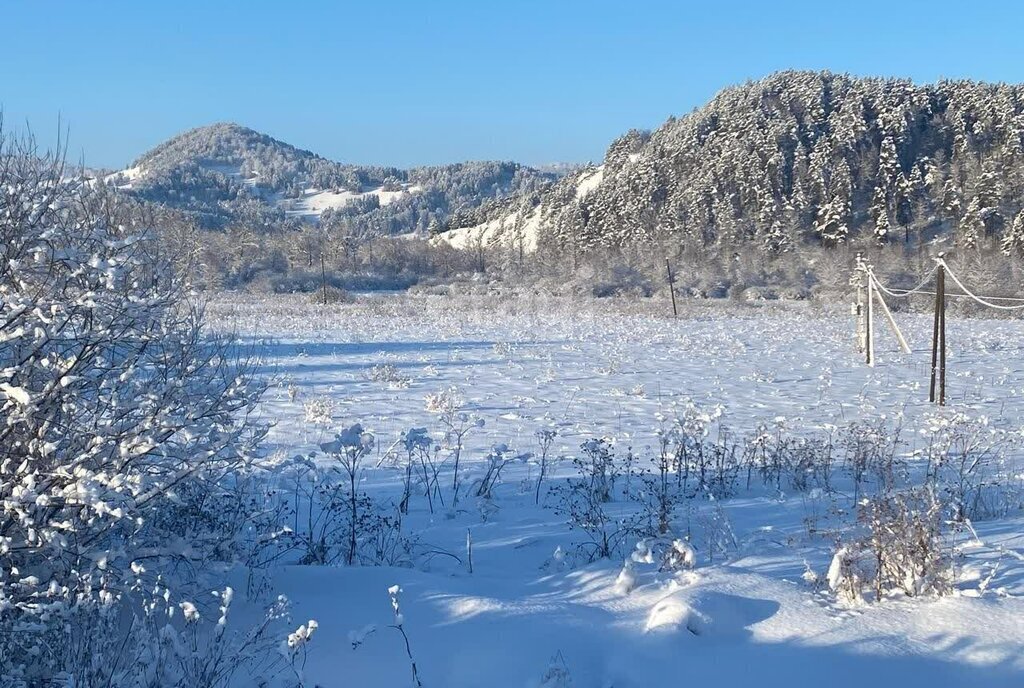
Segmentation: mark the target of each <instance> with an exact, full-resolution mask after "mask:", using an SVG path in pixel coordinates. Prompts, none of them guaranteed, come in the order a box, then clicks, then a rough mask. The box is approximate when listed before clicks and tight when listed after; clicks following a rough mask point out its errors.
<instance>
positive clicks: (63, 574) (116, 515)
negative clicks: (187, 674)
mask: <svg viewBox="0 0 1024 688" xmlns="http://www.w3.org/2000/svg"><path fill="white" fill-rule="evenodd" d="M61 160H62V156H61V155H59V154H47V155H45V156H39V155H37V152H36V149H35V146H34V143H33V141H32V140H31V138H28V137H26V138H20V139H15V138H12V137H10V136H4V135H3V133H2V130H0V666H3V667H4V668H5V674H6V673H8V672H9V671H11V669H10V668H11V667H12V666H13V667H15V669H17V667H18V665H19V663H21V666H22V669H23V673H24V672H29V673H27V674H24V677H23V678H24V679H25V680H27V681H28V682H29V683H31V682H32V681H33V680H40V679H46V678H48V676H47V675H46V674H45V672H47V671H50V670H55V669H61V670H63V669H64V668H65V667H64V665H63V664H62V663H65V662H66V661H67V660H66V657H62V653H63V654H67V653H69V652H70V651H71V649H70V647H69V646H70V645H71V643H70V642H67V643H64V642H63V641H62V642H60V643H46V642H41V637H42V634H46V633H59V634H61V637H62V638H63V637H67V636H64V635H63V633H64V632H66V629H65V630H64V631H62V626H63V625H65V624H67V623H70V622H71V619H72V618H73V617H74V616H75V615H76V614H78V613H79V612H81V611H82V610H83V609H87V608H89V607H90V605H94V606H97V608H99V607H115V606H117V605H118V604H120V603H125V604H127V603H128V601H129V600H131V599H132V598H133V596H132V592H131V587H132V586H133V585H135V586H137V579H138V573H139V571H142V570H145V569H148V570H149V571H150V572H152V573H153V575H154V576H155V575H157V574H158V573H159V571H160V570H161V565H162V563H163V562H166V561H169V560H172V559H173V560H177V561H179V562H180V561H181V560H193V561H207V560H210V559H219V560H225V559H226V558H228V557H230V556H231V547H232V544H231V538H232V535H233V534H232V533H229V532H224V529H223V527H222V526H223V523H221V522H219V521H217V519H216V517H211V516H210V515H209V512H208V510H207V509H203V508H201V505H204V504H205V505H209V504H210V502H211V501H212V500H214V499H216V498H217V494H218V487H217V486H218V485H220V484H222V483H223V481H224V480H225V478H226V477H228V476H230V475H231V474H232V473H233V472H234V471H236V470H237V469H239V468H241V467H242V466H244V465H245V464H246V463H247V462H248V461H249V456H250V453H251V450H252V449H253V448H254V446H255V443H256V442H257V441H258V440H259V439H260V437H261V435H262V432H263V431H262V429H261V428H260V427H259V426H258V425H256V424H255V423H254V422H252V421H251V420H249V417H248V413H249V412H250V411H251V410H252V409H253V408H254V405H255V403H256V401H257V399H258V397H259V392H260V388H259V386H258V385H256V384H255V383H254V382H252V380H251V377H250V375H249V374H248V370H246V369H245V366H244V365H242V364H238V363H237V362H235V359H237V356H236V355H230V354H231V351H230V349H229V348H228V343H227V342H225V341H220V340H213V339H211V338H209V337H207V336H206V335H205V334H204V333H203V331H202V327H201V326H202V309H201V307H199V306H197V305H194V304H192V303H191V302H190V300H189V298H188V294H187V293H186V292H185V291H184V290H183V285H182V284H181V283H180V282H179V280H178V278H177V277H176V275H175V274H174V273H173V272H172V271H171V270H170V269H168V268H165V267H163V266H161V265H159V264H156V261H154V260H153V254H152V253H151V244H150V242H149V241H147V239H146V237H145V235H144V234H142V235H139V234H138V233H136V232H132V231H130V230H128V229H126V228H125V227H123V226H120V225H116V224H115V223H114V222H113V221H111V219H112V218H113V217H114V213H112V212H111V207H110V206H111V205H112V204H113V203H114V201H113V200H112V199H110V198H109V197H106V196H105V195H104V193H103V192H102V191H91V190H90V189H89V188H88V187H86V186H84V185H80V184H77V183H76V182H74V181H72V180H70V179H69V177H67V176H66V175H65V173H64V169H63V164H62V162H61ZM142 562H145V567H143V566H142ZM186 616H187V613H186ZM12 631H17V632H12ZM33 671H34V672H36V675H32V673H31V672H33ZM80 678H81V677H80Z"/></svg>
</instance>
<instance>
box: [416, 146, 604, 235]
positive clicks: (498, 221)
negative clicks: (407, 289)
mask: <svg viewBox="0 0 1024 688" xmlns="http://www.w3.org/2000/svg"><path fill="white" fill-rule="evenodd" d="M603 178H604V166H603V165H600V166H598V167H594V168H587V169H584V170H581V171H578V172H576V173H575V174H571V175H569V176H568V177H567V178H566V179H565V180H563V181H562V182H560V183H559V185H560V186H561V185H568V186H570V188H571V189H572V194H573V197H574V198H575V199H577V200H580V199H583V198H585V197H586V196H588V195H589V194H590V193H592V192H593V191H594V190H595V189H597V188H598V186H600V184H601V180H602V179H603ZM550 210H551V208H550V206H549V205H546V204H543V203H542V204H541V205H538V206H536V207H534V208H532V209H530V210H522V209H509V210H506V211H504V212H500V213H498V214H497V216H496V217H494V218H492V219H490V220H487V221H486V222H481V223H480V224H477V225H472V226H470V227H457V228H455V229H451V230H449V231H447V232H444V233H443V234H440V235H438V236H437V237H435V238H434V239H433V241H434V242H435V243H446V244H448V245H450V246H453V247H454V248H458V249H470V248H475V247H477V246H483V247H503V248H512V249H515V250H519V249H520V248H521V249H522V250H523V251H524V252H525V253H532V252H534V251H536V250H537V247H538V245H539V241H540V238H541V236H543V234H544V232H545V231H547V230H548V228H549V225H548V214H549V212H550Z"/></svg>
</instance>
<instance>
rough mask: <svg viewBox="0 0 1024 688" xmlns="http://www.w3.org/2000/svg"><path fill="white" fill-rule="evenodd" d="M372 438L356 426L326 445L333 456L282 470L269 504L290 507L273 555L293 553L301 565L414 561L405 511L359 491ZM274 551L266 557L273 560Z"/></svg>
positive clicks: (298, 461) (304, 459)
mask: <svg viewBox="0 0 1024 688" xmlns="http://www.w3.org/2000/svg"><path fill="white" fill-rule="evenodd" d="M372 446H373V438H372V436H371V435H369V434H368V433H364V432H363V431H362V428H361V426H359V425H358V424H357V425H354V426H352V427H350V428H348V429H346V430H345V431H343V432H341V433H339V434H338V435H337V436H336V437H335V439H334V440H332V441H330V442H326V443H323V444H322V445H321V449H322V451H324V452H325V455H326V456H327V457H328V458H330V459H332V461H330V462H327V463H326V464H325V465H321V464H320V463H318V462H317V460H316V459H317V456H316V455H315V454H311V455H310V456H295V457H293V458H291V459H290V460H289V461H287V462H285V463H284V465H282V466H281V467H280V468H279V469H278V474H279V475H278V480H277V487H276V488H275V489H274V490H273V491H272V492H273V493H272V494H268V501H270V503H277V504H283V505H287V513H286V514H285V515H284V518H282V519H281V521H280V528H281V531H282V532H281V533H280V536H279V537H278V539H277V543H276V544H277V547H276V548H274V549H273V550H271V549H270V546H271V543H269V542H268V543H267V547H266V549H268V550H270V551H272V552H273V554H274V556H273V559H275V560H276V559H280V558H282V557H283V556H286V555H289V553H290V556H292V557H294V560H295V561H297V562H298V563H301V564H307V565H321V566H323V565H333V564H337V563H344V564H347V565H352V564H356V563H358V564H364V565H365V564H372V565H380V564H383V565H388V566H405V565H409V564H410V562H411V558H412V552H411V548H412V545H413V542H412V541H411V540H410V539H409V538H408V537H407V536H406V534H405V533H404V532H403V527H404V521H403V518H402V513H401V512H400V510H399V509H398V508H397V507H395V506H394V505H393V504H391V503H378V502H377V501H375V500H373V499H371V498H370V496H369V495H367V494H366V493H365V492H364V491H362V490H360V489H359V478H360V475H361V473H362V468H361V462H362V460H363V458H365V457H366V456H367V455H368V454H369V452H370V450H371V448H372ZM268 557H269V555H264V558H268Z"/></svg>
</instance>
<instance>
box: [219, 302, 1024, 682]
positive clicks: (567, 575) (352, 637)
mask: <svg viewBox="0 0 1024 688" xmlns="http://www.w3.org/2000/svg"><path fill="white" fill-rule="evenodd" d="M665 310H666V309H665V306H664V304H660V303H656V302H650V301H648V302H639V303H631V302H616V301H607V302H590V301H587V302H572V301H566V300H551V299H544V298H529V297H519V298H515V299H504V298H501V297H499V296H493V297H474V298H469V297H466V298H448V297H426V296H423V297H409V296H385V297H366V298H361V299H360V300H359V301H357V302H356V303H353V304H339V305H336V306H329V307H320V306H311V305H304V302H303V301H302V300H301V299H300V298H299V297H274V298H268V299H253V298H249V297H246V298H242V297H231V298H227V299H225V300H222V301H218V302H215V303H214V304H212V305H211V315H212V318H211V319H212V320H213V321H214V323H215V325H216V326H217V327H218V328H221V329H225V330H232V329H233V330H235V331H237V333H238V334H239V335H240V336H241V337H242V339H243V341H245V342H247V343H250V344H253V345H254V348H255V351H256V352H258V354H259V355H260V356H261V357H263V359H264V368H263V370H264V373H265V374H266V375H267V376H268V377H269V378H270V380H271V387H270V389H269V391H268V393H267V397H266V401H265V403H264V407H263V414H264V416H265V418H266V419H267V420H270V421H272V422H274V423H275V427H274V428H273V430H272V432H271V434H270V441H269V447H268V449H269V451H270V452H271V453H272V454H275V455H280V456H290V455H295V454H305V453H309V452H312V451H315V450H316V449H317V447H318V446H319V444H320V443H323V442H326V441H328V440H330V439H331V438H332V437H333V436H334V433H335V432H338V431H340V430H341V429H343V428H345V427H347V426H349V425H351V424H353V423H356V422H358V423H361V424H362V425H363V427H364V428H365V429H366V430H367V431H370V432H372V433H373V434H374V435H375V437H376V444H375V446H376V449H375V451H374V454H373V456H372V458H371V460H369V461H367V464H366V465H367V466H368V468H367V470H365V471H364V472H363V473H362V475H361V479H360V484H361V486H362V489H364V490H365V491H366V492H367V493H368V494H369V495H370V496H371V497H372V498H373V499H375V500H382V501H384V500H388V499H393V500H397V499H398V497H399V496H400V494H401V489H402V488H401V481H402V477H401V476H402V470H401V469H400V468H399V467H397V466H396V465H394V464H395V460H394V459H395V457H396V456H397V455H398V454H400V453H401V450H400V449H393V447H395V446H396V443H398V442H399V440H400V438H401V436H402V433H403V432H404V431H407V430H409V429H411V428H416V427H424V428H427V430H428V431H429V432H430V433H432V435H433V436H434V437H435V438H436V439H437V441H438V442H439V443H441V434H440V433H441V431H442V426H441V424H440V422H439V411H438V407H439V405H443V404H441V403H440V402H439V401H438V399H439V398H438V397H437V396H436V395H438V394H439V393H442V392H444V391H445V390H453V391H449V392H448V394H449V398H451V399H455V400H456V402H457V405H458V408H459V410H460V411H461V412H464V413H466V414H467V415H468V416H469V418H470V420H471V422H473V423H475V422H476V420H477V419H480V420H482V421H483V426H482V427H475V426H474V427H473V428H472V429H471V431H470V432H468V433H467V435H466V450H465V451H464V453H463V462H464V468H463V470H464V480H465V483H466V485H467V487H466V488H465V492H464V497H463V498H462V499H461V501H460V502H459V505H458V507H456V508H451V497H450V495H449V496H448V497H447V503H446V505H445V506H444V507H442V506H440V505H439V504H438V505H435V507H436V508H435V513H434V514H431V513H430V512H429V509H428V504H427V501H426V499H424V498H423V495H422V492H420V493H418V494H417V495H416V497H415V498H414V500H413V501H412V503H411V506H410V514H409V516H408V518H407V522H406V525H405V528H406V529H407V530H408V531H409V532H411V533H414V534H415V538H416V540H417V541H418V543H419V549H418V552H419V556H417V557H416V558H415V560H414V562H413V565H412V566H394V567H370V566H362V567H359V566H353V567H345V566H284V567H279V568H276V569H274V570H272V571H271V572H270V573H269V576H270V579H271V586H272V587H273V588H274V589H275V590H276V591H279V592H281V593H284V594H285V595H287V596H288V597H289V598H290V599H291V601H292V603H293V611H294V614H295V616H296V617H297V618H298V619H306V618H314V619H316V620H317V621H318V622H319V629H318V631H317V635H316V637H315V639H314V642H313V645H312V647H311V652H310V655H309V658H308V661H307V663H306V666H305V676H306V679H307V680H308V681H309V682H310V683H311V684H312V683H316V684H319V685H322V686H341V685H350V686H360V687H373V686H404V685H412V674H411V670H410V662H409V659H408V657H407V654H406V646H405V643H404V640H403V638H402V636H401V634H400V633H399V632H398V631H397V630H395V629H393V628H391V627H390V626H391V625H392V624H393V623H394V615H393V612H392V607H391V601H390V600H389V593H388V588H389V587H390V586H393V585H397V586H400V587H401V591H402V592H401V593H400V601H401V613H402V620H403V629H404V631H405V632H406V633H407V634H408V639H409V648H410V650H411V653H412V655H413V657H414V658H415V661H416V665H417V669H418V673H419V678H420V679H421V681H422V683H423V685H425V686H444V687H446V688H461V687H475V686H494V687H497V688H501V687H504V686H509V687H516V688H518V687H522V686H569V685H571V686H575V687H577V688H584V687H591V686H593V687H594V688H611V687H613V686H614V687H616V688H627V687H630V686H661V685H719V686H743V685H758V686H809V685H827V686H858V687H860V686H865V685H872V684H874V685H886V686H887V685H901V686H918V685H920V686H931V687H933V688H936V687H942V686H1021V685H1024V598H1022V595H1024V516H1022V512H1021V511H1020V509H1019V504H1018V506H1017V508H1016V509H1014V508H1008V509H1005V510H1004V512H1003V513H1001V514H1000V515H999V516H998V517H994V518H989V519H985V520H978V521H976V522H975V523H974V524H973V528H974V530H975V531H976V534H969V533H964V534H961V535H960V536H958V538H959V539H958V550H959V551H958V556H957V572H958V579H957V583H956V589H957V593H956V594H955V595H952V596H947V597H942V598H893V599H886V600H883V601H882V602H878V603H867V604H860V605H849V604H845V603H842V602H841V601H838V600H837V599H836V598H835V596H834V595H833V594H832V593H831V592H829V591H827V590H824V589H822V586H821V585H814V584H813V580H812V579H813V575H812V574H816V575H817V576H818V577H819V579H820V578H822V577H824V575H825V571H826V570H827V568H828V566H829V561H830V559H831V556H832V552H833V551H834V546H835V539H836V537H837V533H840V532H841V531H842V528H843V527H844V523H846V524H848V523H849V522H852V520H853V516H852V513H853V508H854V504H853V502H852V499H851V496H850V494H849V492H848V490H847V491H845V492H844V489H845V487H844V488H841V489H839V490H837V493H835V494H827V495H823V494H822V491H821V490H809V491H808V490H803V491H800V490H795V489H793V488H792V487H791V486H790V485H789V484H788V483H783V484H782V485H781V487H778V488H775V487H765V486H764V485H762V483H761V482H760V481H758V482H757V485H756V486H755V487H754V488H751V489H739V490H738V491H737V493H736V494H735V496H733V497H730V498H728V499H724V500H720V501H715V500H708V499H704V498H695V499H691V500H687V502H688V503H687V504H684V505H680V506H679V507H678V509H677V511H676V514H675V521H674V523H673V531H674V532H676V533H677V534H679V535H682V534H683V533H684V532H685V533H687V534H689V535H690V536H691V537H690V542H691V544H692V546H693V548H694V549H695V551H696V567H695V568H693V569H692V570H685V571H676V572H671V571H659V570H658V566H657V565H651V564H647V563H645V562H644V561H642V557H640V558H639V559H641V561H637V562H634V563H631V564H630V565H628V566H626V567H625V570H624V559H625V558H627V557H628V556H629V553H630V551H631V550H632V549H633V545H634V544H635V540H634V541H631V542H628V543H624V546H623V548H622V550H621V551H620V552H618V553H617V554H616V556H615V558H613V559H600V560H597V561H594V562H587V561H586V557H583V556H580V555H579V554H578V552H579V550H578V549H577V545H578V544H579V541H580V537H581V534H580V533H579V532H578V531H577V530H570V529H569V527H568V526H567V523H566V516H565V515H564V514H562V513H560V512H559V510H558V509H557V508H554V507H556V506H557V503H558V500H557V495H554V494H548V488H549V487H554V486H557V485H559V484H560V482H561V481H564V479H565V478H566V477H568V476H571V475H573V473H574V468H573V465H572V463H571V461H570V459H569V457H574V456H578V455H579V453H580V444H581V443H582V442H584V441H587V440H589V439H593V438H600V437H608V438H613V439H614V443H615V449H616V453H617V454H618V455H619V456H620V457H621V456H624V455H625V453H626V448H627V447H632V449H633V451H634V452H635V453H636V454H637V455H638V456H639V457H640V462H641V463H643V464H644V465H647V464H649V462H650V460H651V457H652V456H653V455H654V454H655V453H656V451H657V445H658V439H657V437H658V436H657V432H658V431H659V429H663V428H664V427H665V425H666V423H671V422H672V420H673V419H675V418H677V417H679V416H680V414H685V413H687V411H686V409H690V411H689V412H690V413H692V412H693V409H695V408H696V409H699V410H700V412H701V413H703V414H704V416H703V417H704V418H705V419H707V420H708V422H707V426H708V433H709V435H711V436H714V435H715V434H721V433H723V432H731V433H736V434H738V435H740V434H748V433H753V432H755V431H756V430H757V428H758V426H759V424H760V425H761V426H762V430H764V429H767V431H768V432H770V433H778V432H783V431H784V432H787V433H793V434H796V435H799V434H807V435H814V436H819V435H821V434H822V433H828V432H831V431H833V429H834V428H835V427H842V426H846V425H848V424H849V423H851V422H854V421H857V420H861V419H867V420H873V421H878V420H879V419H881V418H883V417H884V419H885V422H890V423H897V424H899V425H901V426H903V428H904V431H903V436H904V438H905V446H903V447H901V450H900V451H901V453H902V454H904V455H906V456H908V457H909V456H910V455H911V453H912V452H913V451H914V449H916V448H918V447H917V444H919V443H920V442H921V441H922V440H920V437H921V433H920V429H921V428H924V427H926V426H927V425H928V423H929V422H930V421H929V417H930V416H931V414H934V413H936V411H937V409H936V408H935V407H933V406H931V405H929V404H928V403H927V384H928V372H929V367H928V366H929V353H928V338H929V336H930V334H931V333H930V328H931V321H930V318H929V317H928V316H926V315H908V314H897V318H898V319H899V321H900V323H901V325H902V326H903V327H904V332H905V333H906V335H907V338H908V340H910V342H911V346H912V348H913V349H914V351H913V353H912V354H910V355H903V354H900V353H898V350H897V348H896V347H895V345H894V343H893V342H892V340H891V338H889V339H886V338H885V337H888V333H886V332H880V333H879V339H878V356H879V358H880V361H879V363H878V365H877V366H876V367H874V368H869V367H867V366H865V365H864V363H863V361H862V359H861V358H860V356H858V355H857V354H855V353H854V350H853V344H854V341H853V322H852V319H851V318H850V317H849V316H847V315H845V314H844V313H843V312H841V311H819V310H816V309H813V308H811V307H796V306H792V307H787V308H781V307H771V308H768V307H764V308H757V307H739V306H730V305H727V304H723V305H718V306H712V305H690V304H685V305H684V308H683V313H682V314H681V316H680V318H679V319H678V320H673V319H671V318H670V317H665V313H664V311H665ZM948 339H949V342H950V356H949V395H950V411H961V412H963V413H966V414H967V415H968V416H969V417H970V418H972V419H978V418H981V417H987V418H988V419H989V423H990V424H991V426H992V427H993V428H999V429H1003V430H1006V431H1009V432H1015V431H1017V430H1019V429H1020V428H1021V426H1022V421H1024V356H1022V349H1021V342H1022V341H1024V322H1021V321H1017V320H998V321H997V320H977V319H951V320H950V323H949V335H948ZM432 395H434V396H433V397H432V400H431V401H428V396H432ZM442 401H443V399H442ZM716 407H720V409H716ZM948 412H949V411H947V413H948ZM543 428H550V429H554V430H555V431H556V432H557V438H556V439H555V442H554V445H553V447H552V451H551V456H553V457H563V458H562V459H561V460H559V461H557V462H556V464H555V466H554V468H553V469H552V475H551V477H549V478H548V479H547V481H546V482H545V484H544V486H543V490H542V492H541V496H540V505H536V504H535V499H536V496H535V487H536V485H535V481H536V478H537V472H538V466H537V461H536V456H534V457H533V458H532V459H526V458H524V459H523V460H515V461H512V462H510V463H509V464H507V466H506V467H505V469H504V472H503V473H502V475H501V480H500V483H499V484H498V486H497V488H496V489H495V491H494V496H493V498H492V499H489V500H483V499H476V498H475V497H474V496H473V495H472V490H471V488H470V487H469V486H471V485H472V484H473V481H474V480H479V476H480V475H481V474H482V472H483V471H484V469H485V468H484V467H485V464H486V459H485V457H486V455H487V453H488V452H489V451H490V450H491V448H492V446H493V445H495V444H505V445H507V446H508V448H509V452H511V453H513V454H516V455H518V454H519V453H526V452H533V453H535V454H536V452H537V451H538V441H537V438H536V432H537V431H538V430H540V429H543ZM389 450H391V451H389ZM320 460H322V459H320ZM908 461H909V464H908V465H909V469H908V470H909V471H910V472H913V471H914V466H913V459H912V457H911V458H910V459H908ZM378 464H379V467H377V465H378ZM1004 469H1005V467H1004ZM838 472H839V471H838V469H837V474H838ZM444 475H446V476H448V477H446V478H444V480H446V481H451V480H452V477H451V474H450V473H445V474H444ZM1006 475H1008V476H1011V477H1012V476H1014V475H1016V479H1018V480H1019V479H1020V471H1017V472H1016V474H1015V473H1014V470H1013V469H1012V467H1011V469H1010V470H1009V471H1008V472H1007V473H1006ZM621 480H625V478H621V479H620V481H621ZM839 480H840V479H839V478H837V481H839ZM741 482H742V480H741ZM620 484H621V483H620ZM443 496H444V491H443V490H442V497H443ZM614 506H615V505H614V504H613V508H614ZM623 508H625V507H623ZM709 524H714V528H712V527H711V526H710V525H709ZM809 524H810V525H809ZM712 530H713V531H714V535H713V534H712ZM722 532H725V533H726V535H725V536H722ZM467 534H471V537H472V541H473V554H472V572H470V570H469V563H468V561H467V556H466V539H467ZM714 538H718V541H716V542H713V541H712V540H713V539H714ZM723 539H724V540H725V543H724V544H723V543H722V540H723ZM371 628H372V629H375V630H372V631H371V630H369V629H371ZM354 644H358V647H356V648H354V647H353V645H354Z"/></svg>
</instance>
